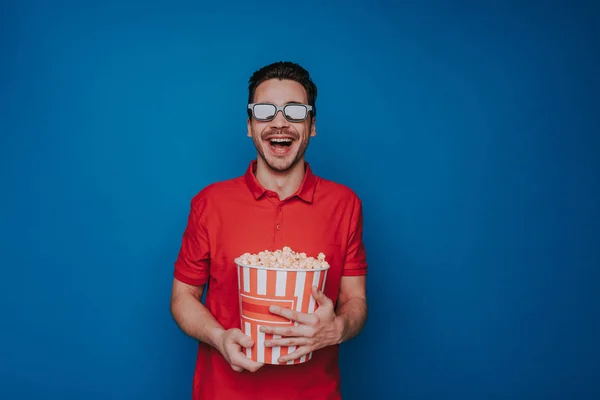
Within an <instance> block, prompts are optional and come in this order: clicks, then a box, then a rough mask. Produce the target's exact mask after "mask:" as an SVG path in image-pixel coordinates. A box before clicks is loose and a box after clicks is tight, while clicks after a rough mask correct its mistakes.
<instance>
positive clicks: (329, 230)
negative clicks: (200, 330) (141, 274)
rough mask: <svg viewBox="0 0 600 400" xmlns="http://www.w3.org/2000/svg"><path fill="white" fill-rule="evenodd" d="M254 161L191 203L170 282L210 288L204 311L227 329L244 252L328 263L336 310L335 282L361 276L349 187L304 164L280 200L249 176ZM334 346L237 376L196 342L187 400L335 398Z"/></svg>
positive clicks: (356, 210) (358, 222) (358, 230)
mask: <svg viewBox="0 0 600 400" xmlns="http://www.w3.org/2000/svg"><path fill="white" fill-rule="evenodd" d="M255 171H256V161H252V162H251V163H250V166H249V167H248V169H247V171H246V173H245V174H244V175H243V176H240V177H237V178H234V179H230V180H227V181H222V182H218V183H214V184H211V185H209V186H207V187H206V188H204V189H203V190H201V191H200V192H199V193H198V194H197V195H196V196H194V198H193V199H192V202H191V211H190V214H189V219H188V223H187V227H186V229H185V232H184V235H183V242H182V245H181V249H180V252H179V255H178V258H177V261H176V262H175V270H174V276H175V278H177V279H179V280H180V281H182V282H185V283H188V284H191V285H201V284H205V283H208V286H207V290H208V291H207V296H206V307H207V308H208V309H209V310H210V312H211V313H212V314H213V315H214V316H215V318H216V319H217V321H218V322H219V323H220V324H221V325H223V327H224V328H225V329H229V328H234V327H235V328H240V311H239V300H238V288H237V270H236V265H235V263H234V259H235V258H236V257H238V256H240V255H241V254H243V253H258V252H260V251H263V250H270V251H275V250H277V249H282V248H283V247H284V246H289V247H291V248H292V250H294V251H297V252H304V253H306V254H307V255H309V256H312V257H317V255H318V254H319V253H320V252H323V253H324V254H325V255H326V257H327V258H326V259H327V261H328V262H329V264H330V266H331V267H330V269H329V271H328V273H327V280H326V286H325V291H324V293H325V295H327V297H329V298H330V299H332V300H333V301H334V303H335V302H336V300H337V295H338V291H339V286H340V279H341V277H342V276H344V275H346V276H349V275H365V274H366V272H367V263H366V256H365V248H364V245H363V241H362V207H361V201H360V199H359V198H358V197H357V196H356V194H355V193H354V192H352V191H351V190H350V189H349V188H347V187H345V186H343V185H341V184H338V183H334V182H331V181H328V180H325V179H322V178H319V177H318V176H316V175H314V174H313V172H312V171H311V168H310V166H309V165H308V163H306V164H305V176H304V180H303V182H302V185H301V186H300V188H299V189H298V191H297V192H296V193H295V194H293V195H292V196H290V197H288V198H287V199H284V200H280V199H279V197H278V195H277V194H276V193H275V192H272V191H269V190H265V189H264V188H263V187H262V186H261V185H260V183H259V182H258V181H257V180H256V177H255ZM340 398H341V396H340V374H339V368H338V346H330V347H327V348H324V349H321V350H318V351H316V352H315V353H314V354H313V358H312V360H309V361H307V362H306V363H303V364H297V365H268V364H265V365H264V366H263V367H262V368H260V369H259V370H258V371H257V372H254V373H252V372H248V371H244V372H241V373H240V372H235V371H233V370H232V369H231V367H230V366H229V365H228V364H227V362H226V361H225V360H224V358H223V357H222V356H221V354H220V353H219V352H218V351H217V350H216V349H215V348H213V347H211V346H209V345H207V344H205V343H199V347H198V355H197V360H196V368H195V372H194V380H193V400H201V399H207V400H208V399H210V400H213V399H236V400H238V399H240V400H241V399H243V400H246V399H248V400H253V399H257V400H258V399H260V400H269V399H274V400H275V399H277V400H280V399H289V400H292V399H302V400H308V399H315V400H316V399H319V400H321V399H322V400H330V399H331V400H333V399H340Z"/></svg>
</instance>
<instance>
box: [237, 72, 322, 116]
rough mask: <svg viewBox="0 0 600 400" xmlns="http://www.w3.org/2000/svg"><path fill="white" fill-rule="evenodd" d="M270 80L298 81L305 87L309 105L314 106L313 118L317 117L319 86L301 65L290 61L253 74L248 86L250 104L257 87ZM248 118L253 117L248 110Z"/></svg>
mask: <svg viewBox="0 0 600 400" xmlns="http://www.w3.org/2000/svg"><path fill="white" fill-rule="evenodd" d="M269 79H289V80H292V81H296V82H298V83H300V84H301V85H302V86H304V89H305V90H306V94H307V96H308V104H309V105H311V106H312V108H313V110H312V114H311V118H314V117H316V116H317V106H316V101H317V86H316V85H315V84H314V82H313V81H312V80H311V78H310V74H309V73H308V71H307V70H305V69H304V68H302V67H301V66H300V65H298V64H296V63H293V62H290V61H278V62H275V63H273V64H269V65H267V66H264V67H262V68H261V69H259V70H258V71H256V72H254V73H253V74H252V77H250V81H249V86H248V103H252V102H253V101H254V92H255V91H256V87H257V86H258V85H260V84H261V83H263V82H264V81H266V80H269ZM248 116H250V117H251V116H252V112H251V111H250V110H248Z"/></svg>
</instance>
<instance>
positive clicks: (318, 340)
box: [261, 287, 344, 363]
mask: <svg viewBox="0 0 600 400" xmlns="http://www.w3.org/2000/svg"><path fill="white" fill-rule="evenodd" d="M312 296H313V297H314V298H315V300H316V301H317V304H318V305H319V307H318V308H317V309H316V310H315V312H314V313H311V314H305V313H301V312H298V311H295V310H291V309H289V308H284V307H278V306H271V307H270V308H269V311H271V312H272V313H273V314H276V315H280V316H282V317H284V318H287V319H290V320H292V321H296V322H298V326H281V327H273V326H263V327H261V331H262V332H264V333H267V334H272V335H281V336H282V337H281V338H280V339H271V340H267V341H265V347H275V346H297V348H296V351H294V352H293V353H291V354H287V355H285V356H281V357H280V358H279V360H278V362H279V363H286V362H288V361H292V360H295V359H297V358H300V357H302V356H304V355H306V354H308V353H310V352H312V351H315V350H319V349H321V348H323V347H326V346H331V345H334V344H339V342H340V339H341V337H342V333H343V329H344V324H343V322H342V320H341V319H340V318H339V317H337V316H336V315H335V311H334V309H333V302H332V301H331V299H329V298H328V297H327V296H325V295H324V294H323V292H321V291H320V290H318V289H317V288H316V287H313V288H312Z"/></svg>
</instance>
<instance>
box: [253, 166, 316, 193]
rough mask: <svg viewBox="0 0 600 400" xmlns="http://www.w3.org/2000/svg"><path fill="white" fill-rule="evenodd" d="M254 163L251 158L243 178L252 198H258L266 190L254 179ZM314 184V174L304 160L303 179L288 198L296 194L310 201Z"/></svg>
mask: <svg viewBox="0 0 600 400" xmlns="http://www.w3.org/2000/svg"><path fill="white" fill-rule="evenodd" d="M256 164H257V162H256V160H252V161H251V162H250V165H249V166H248V169H247V170H246V173H245V174H244V180H245V181H246V185H247V186H248V189H250V192H252V195H253V196H254V198H255V199H256V200H258V199H260V198H261V197H262V195H264V194H265V192H266V191H267V190H266V189H265V188H264V187H263V186H262V185H261V184H260V182H258V180H257V179H256V175H255V173H256ZM316 185H317V177H316V175H315V174H314V173H313V172H312V169H311V168H310V165H309V164H308V163H307V162H304V179H303V180H302V184H301V185H300V187H299V188H298V190H297V191H296V193H294V194H293V195H291V196H290V198H291V197H294V196H298V197H299V198H301V199H302V200H304V201H306V202H307V203H312V202H313V199H314V195H315V188H316Z"/></svg>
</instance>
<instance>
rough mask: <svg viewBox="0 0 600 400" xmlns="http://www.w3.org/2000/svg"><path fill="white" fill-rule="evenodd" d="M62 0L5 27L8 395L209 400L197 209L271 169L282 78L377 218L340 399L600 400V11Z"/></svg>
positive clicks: (4, 354)
mask: <svg viewBox="0 0 600 400" xmlns="http://www.w3.org/2000/svg"><path fill="white" fill-rule="evenodd" d="M48 3H50V2H41V1H40V2H37V3H36V2H31V1H12V2H11V1H9V2H8V3H7V2H2V6H1V7H2V8H1V9H0V40H1V43H0V45H1V46H2V47H1V53H0V54H1V59H0V112H1V114H0V184H1V189H0V190H1V196H0V266H1V268H2V271H1V272H2V274H1V278H0V299H1V301H2V309H3V313H2V329H1V333H0V398H2V399H22V400H28V399H39V398H48V399H63V400H67V399H84V398H85V399H109V398H110V399H141V398H144V399H186V398H189V396H190V389H191V376H192V372H193V366H194V357H195V350H196V348H195V344H194V342H193V341H192V340H191V339H189V338H187V337H185V336H184V335H183V334H182V333H181V332H180V331H179V330H178V329H177V327H176V326H175V324H174V323H173V321H172V319H171V316H170V314H169V294H170V285H171V279H172V268H173V262H174V260H175V257H176V255H177V252H178V249H179V243H180V239H181V235H182V232H183V229H184V227H185V223H186V217H187V212H188V207H189V201H190V199H191V197H192V196H193V195H194V194H195V193H196V192H197V191H198V190H200V189H201V188H202V187H203V186H205V185H207V184H209V183H211V182H213V181H216V180H222V179H227V178H230V177H233V176H237V175H239V174H241V173H243V171H244V169H245V168H246V166H247V164H248V162H249V160H250V159H251V158H252V157H254V155H255V153H254V148H253V145H252V142H251V140H250V139H248V138H247V137H246V136H245V134H246V131H245V129H246V127H245V123H246V122H245V111H244V110H245V102H246V96H247V80H248V78H249V76H250V74H251V72H252V71H254V70H255V69H257V68H258V67H260V66H262V65H264V64H266V63H270V62H272V61H276V60H282V59H290V60H293V61H297V62H300V63H301V64H303V65H304V66H306V67H307V68H308V69H309V70H310V71H311V72H312V74H313V76H314V79H315V80H316V82H317V84H318V87H319V98H318V103H317V104H318V107H319V116H318V120H317V121H318V123H317V126H318V134H317V137H316V138H314V140H313V141H312V142H311V145H310V148H309V152H308V160H309V161H310V162H311V163H312V165H313V167H314V169H315V171H316V172H317V173H318V174H320V175H322V176H324V177H327V178H329V179H333V180H337V181H339V182H342V183H345V184H347V185H349V186H351V187H352V188H353V189H354V190H355V191H356V192H357V193H358V194H359V195H360V196H361V197H362V199H363V201H364V212H365V241H366V245H367V248H368V252H369V261H370V264H371V270H370V278H369V284H368V289H369V298H370V309H371V312H370V319H369V323H368V325H367V327H366V328H365V330H364V333H363V335H361V336H360V337H359V338H357V339H356V340H355V341H353V342H351V343H348V344H346V345H344V346H343V354H342V368H343V378H344V383H343V390H344V394H345V399H364V398H368V396H376V397H372V398H403V399H427V400H429V399H454V398H456V399H473V400H479V399H523V400H525V399H542V398H543V399H567V398H568V399H592V398H596V399H597V398H599V397H600V368H599V366H598V360H599V359H600V345H599V344H598V342H597V340H598V337H599V336H600V326H599V315H600V312H599V310H598V308H599V306H600V294H599V288H600V283H599V281H600V250H599V249H600V235H599V234H600V221H599V219H600V214H599V210H600V207H599V206H598V203H599V202H600V171H599V167H598V165H599V163H598V160H597V159H596V158H597V157H598V155H599V152H600V140H599V138H598V136H599V132H600V129H599V128H600V117H599V114H600V112H599V111H600V104H599V101H598V93H599V91H600V81H599V77H598V76H599V75H598V71H599V70H600V67H599V62H600V43H599V39H598V38H599V37H600V32H599V30H600V29H599V28H598V26H599V25H598V24H599V23H600V18H599V17H598V15H599V7H598V6H597V5H595V4H594V2H591V1H590V2H587V3H583V2H575V3H577V4H576V5H575V4H572V5H568V4H567V3H568V2H567V1H565V2H563V4H559V2H538V3H537V5H534V4H533V3H532V2H517V1H514V2H512V4H509V3H508V2H503V3H504V4H505V5H502V6H500V5H495V6H494V5H491V4H490V5H483V3H485V2H447V1H439V2H415V3H413V4H409V3H398V4H394V5H392V4H391V3H392V2H383V1H375V2H371V4H367V2H366V1H364V2H361V3H356V4H355V5H354V6H350V5H349V4H348V3H347V2H340V3H337V4H336V3H333V2H299V3H297V4H293V2H291V3H289V2H287V3H281V2H272V3H257V2H242V1H239V2H234V3H232V2H230V3H229V4H228V5H217V2H211V3H208V4H202V5H199V2H191V1H190V2H188V3H187V4H183V3H175V2H173V1H164V2H156V1H155V2H151V3H148V4H146V5H141V3H140V4H134V3H132V2H126V3H125V4H119V3H123V2H116V1H115V2H90V4H88V5H84V4H82V3H81V2H77V3H75V2H74V3H73V4H67V2H64V1H61V2H54V4H53V5H49V4H48ZM317 3H319V4H317ZM324 3H326V4H324ZM417 3H418V5H417ZM519 3H527V5H524V4H521V5H519Z"/></svg>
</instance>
